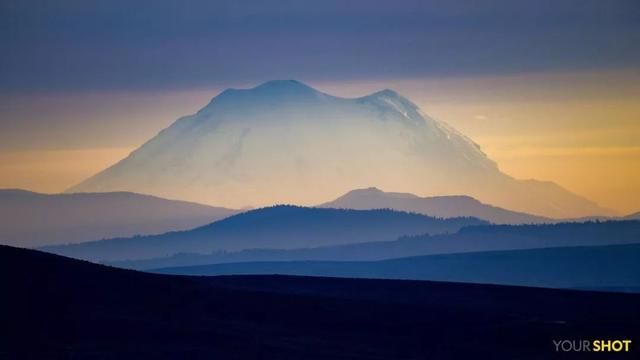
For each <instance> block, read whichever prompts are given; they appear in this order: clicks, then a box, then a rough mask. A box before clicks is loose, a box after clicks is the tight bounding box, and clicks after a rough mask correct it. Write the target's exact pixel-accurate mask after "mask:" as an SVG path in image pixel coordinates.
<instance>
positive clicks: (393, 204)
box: [320, 188, 555, 224]
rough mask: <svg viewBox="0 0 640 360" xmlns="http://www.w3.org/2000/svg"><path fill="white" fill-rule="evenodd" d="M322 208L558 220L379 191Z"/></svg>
mask: <svg viewBox="0 0 640 360" xmlns="http://www.w3.org/2000/svg"><path fill="white" fill-rule="evenodd" d="M320 207H328V208H337V209H359V210H366V209H394V210H400V211H409V212H415V213H419V214H424V215H429V216H435V217H443V218H450V217H475V218H478V219H482V220H486V221H489V222H491V223H494V224H537V223H550V222H554V221H555V220H553V219H550V218H546V217H542V216H534V215H530V214H525V213H521V212H515V211H510V210H506V209H503V208H499V207H496V206H491V205H487V204H483V203H481V202H480V201H478V200H476V199H474V198H472V197H470V196H462V195H460V196H434V197H419V196H416V195H413V194H407V193H393V192H384V191H382V190H380V189H376V188H368V189H358V190H352V191H350V192H348V193H346V194H344V195H343V196H341V197H339V198H337V199H336V200H333V201H330V202H328V203H325V204H322V205H320Z"/></svg>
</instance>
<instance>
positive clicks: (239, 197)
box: [69, 80, 608, 217]
mask: <svg viewBox="0 0 640 360" xmlns="http://www.w3.org/2000/svg"><path fill="white" fill-rule="evenodd" d="M370 186H376V187H379V188H387V189H399V190H401V191H405V192H410V193H414V194H419V195H422V196H424V195H446V194H466V195H470V196H473V197H475V198H477V199H478V200H480V201H483V202H485V203H490V204H493V205H497V206H501V207H505V208H508V209H512V210H517V211H523V212H528V213H531V214H538V215H545V216H552V217H577V216H588V215H595V214H597V215H602V214H607V213H608V212H607V210H605V209H602V208H600V207H599V206H597V205H596V204H595V203H593V202H591V201H588V200H586V199H584V198H581V197H579V196H577V195H575V194H572V193H570V192H568V191H566V190H564V189H563V188H561V187H559V186H558V185H555V184H553V183H550V182H540V181H535V180H527V181H520V180H516V179H513V178H512V177H510V176H508V175H505V174H503V173H501V172H500V170H499V169H498V167H497V165H496V164H495V163H494V162H493V161H492V160H490V159H489V158H488V157H487V156H486V155H485V154H484V153H483V152H482V151H481V150H480V148H479V146H478V145H477V144H475V143H474V142H473V141H471V140H470V139H469V138H467V137H465V136H464V135H462V134H460V133H459V132H457V131H456V130H454V129H452V128H451V127H449V126H447V125H446V124H445V123H443V122H440V121H437V120H434V119H432V118H430V117H429V116H427V115H425V114H424V113H422V111H421V110H420V109H419V108H418V107H417V106H416V105H415V104H414V103H412V102H411V101H409V100H408V99H406V98H404V97H402V96H400V95H399V94H397V93H396V92H394V91H392V90H383V91H379V92H376V93H373V94H371V95H368V96H364V97H360V98H353V99H348V98H341V97H336V96H332V95H329V94H325V93H322V92H319V91H317V90H315V89H313V88H311V87H309V86H307V85H305V84H302V83H300V82H297V81H293V80H278V81H269V82H267V83H264V84H262V85H260V86H257V87H255V88H252V89H228V90H225V91H224V92H222V93H220V94H219V95H218V96H216V97H214V98H213V99H212V100H211V102H210V103H209V104H208V105H207V106H205V107H204V108H203V109H201V110H200V111H198V112H197V113H196V114H193V115H190V116H185V117H183V118H180V119H178V120H177V121H176V122H175V123H174V124H172V125H171V126H169V127H168V128H166V129H164V130H162V131H161V132H160V133H159V134H158V135H157V136H155V137H154V138H152V139H151V140H149V141H148V142H147V143H145V144H144V145H142V146H141V147H140V148H138V149H137V150H135V151H134V152H132V153H131V154H130V155H129V156H128V157H126V158H125V159H123V160H121V161H120V162H118V163H117V164H115V165H113V166H111V167H110V168H108V169H106V170H104V171H102V172H100V173H98V174H97V175H95V176H93V177H91V178H89V179H88V180H86V181H84V182H82V183H80V184H79V185H77V186H75V187H73V188H71V189H69V191H72V192H85V191H94V192H95V191H115V190H126V191H133V192H140V193H147V194H153V195H158V196H163V197H168V198H177V199H183V200H191V201H197V202H201V203H208V204H215V205H217V206H225V207H234V208H240V207H243V206H263V205H271V204H276V203H295V204H300V205H315V204H319V203H323V202H325V201H326V200H327V199H333V198H336V197H337V196H339V195H341V194H344V193H345V192H347V191H349V190H352V189H357V188H366V187H370Z"/></svg>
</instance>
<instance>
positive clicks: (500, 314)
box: [0, 246, 640, 360]
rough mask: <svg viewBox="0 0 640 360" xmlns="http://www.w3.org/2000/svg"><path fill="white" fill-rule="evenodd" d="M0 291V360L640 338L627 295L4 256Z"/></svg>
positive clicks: (411, 355) (501, 352)
mask: <svg viewBox="0 0 640 360" xmlns="http://www.w3.org/2000/svg"><path fill="white" fill-rule="evenodd" d="M0 284H2V285H1V286H2V291H3V296H2V297H0V319H2V325H3V326H0V354H2V357H3V358H7V359H27V358H28V359H69V358H74V359H107V358H108V359H194V358H198V359H209V358H221V359H276V358H277V359H310V360H315V359H362V360H365V359H377V360H383V359H426V358H437V359H444V358H446V359H454V358H455V359H458V358H460V359H462V358H477V357H480V358H492V359H514V358H518V359H546V358H550V357H553V355H554V352H553V345H552V340H553V339H565V338H572V336H576V334H580V335H581V336H584V337H585V338H605V339H606V338H618V337H619V336H620V334H624V336H631V335H628V334H636V333H637V329H638V326H640V324H639V323H638V319H640V310H639V308H638V306H637V304H638V301H639V298H638V296H636V295H633V294H613V293H593V292H576V291H560V290H545V289H530V288H518V287H504V286H488V285H472V284H450V283H433V282H416V281H391V280H364V279H329V278H305V277H282V276H250V277H217V278H206V277H199V278H194V277H177V276H166V275H156V274H147V273H139V272H134V271H126V270H119V269H113V268H108V267H105V266H100V265H95V264H90V263H87V262H82V261H76V260H72V259H68V258H63V257H60V256H55V255H51V254H45V253H41V252H38V251H33V250H25V249H17V248H10V247H5V246H0ZM594 309H597V311H594ZM634 344H635V342H634ZM616 355H619V356H616V358H634V357H636V355H637V352H636V350H635V348H634V353H630V354H623V353H618V354H616ZM625 355H630V357H626V356H625Z"/></svg>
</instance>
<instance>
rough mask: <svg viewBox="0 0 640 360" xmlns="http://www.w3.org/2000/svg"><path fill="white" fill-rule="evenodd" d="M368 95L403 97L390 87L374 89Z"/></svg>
mask: <svg viewBox="0 0 640 360" xmlns="http://www.w3.org/2000/svg"><path fill="white" fill-rule="evenodd" d="M370 96H374V97H387V98H403V96H402V95H400V94H398V92H397V91H395V90H391V89H383V90H380V91H376V92H374V93H373V94H371V95H370Z"/></svg>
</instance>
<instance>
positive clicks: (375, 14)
mask: <svg viewBox="0 0 640 360" xmlns="http://www.w3.org/2000/svg"><path fill="white" fill-rule="evenodd" d="M0 23H1V24H3V25H2V28H3V31H1V32H0V41H1V43H2V44H3V45H2V47H3V49H2V55H1V56H0V188H7V187H11V188H24V189H30V190H35V191H42V192H59V191H63V190H65V189H66V188H68V187H70V186H71V185H74V184H76V183H77V182H79V181H81V180H83V179H85V178H86V177H88V176H90V175H92V174H94V173H96V172H97V171H99V170H102V169H103V168H105V167H106V166H108V165H111V164H113V163H114V162H116V161H118V160H119V159H121V158H122V157H124V156H126V155H127V154H128V153H129V152H130V151H132V150H133V149H135V148H136V147H137V146H139V145H140V144H142V143H143V142H144V141H146V140H148V139H149V138H150V137H152V136H153V135H155V134H156V133H157V132H158V131H160V130H161V129H162V128H164V127H166V126H168V125H169V124H171V123H172V122H173V121H174V120H175V119H176V118H178V117H180V116H182V115H187V114H191V113H194V112H196V111H197V110H198V109H199V108H201V107H202V106H204V105H205V104H206V103H207V102H208V101H209V100H210V98H211V97H213V96H215V95H216V94H217V93H219V92H220V91H221V90H223V89H225V88H227V87H252V86H255V85H257V84H259V83H261V82H263V81H266V80H269V79H297V80H300V81H303V82H305V83H307V84H309V85H311V86H313V87H315V88H317V89H319V90H321V91H325V92H328V93H331V94H334V95H340V96H347V97H355V96H362V95H366V94H368V93H371V92H374V91H377V90H380V89H383V88H392V89H394V90H396V91H398V92H399V93H401V94H403V95H404V96H406V97H408V98H409V99H411V100H412V101H414V102H416V103H417V104H418V105H419V106H420V107H421V108H422V109H423V111H424V112H426V113H427V114H429V115H431V116H432V117H434V118H436V119H438V120H442V121H445V122H447V123H449V124H451V125H453V126H454V127H455V128H456V129H458V130H459V131H461V132H462V133H464V134H465V135H467V136H469V137H470V138H472V139H473V140H474V141H475V142H477V143H478V144H480V146H481V147H482V149H483V150H484V151H485V152H486V153H487V154H488V155H489V156H490V157H491V158H492V159H493V160H495V161H496V162H497V163H498V165H499V166H500V168H501V169H502V170H503V171H505V172H506V173H508V174H510V175H512V176H514V177H516V178H523V179H526V178H536V179H541V180H551V181H554V182H557V183H558V184H560V185H562V186H564V187H565V188H567V189H569V190H571V191H573V192H575V193H578V194H580V195H583V196H586V197H588V198H590V199H592V200H594V201H596V202H598V203H599V204H600V205H602V206H604V207H608V208H612V209H615V210H617V211H618V212H620V213H630V212H635V211H640V205H639V204H640V191H639V190H638V188H640V46H639V45H638V44H640V2H638V1H636V0H631V1H598V0H593V1H588V0H584V1H551V0H545V1H526V2H525V1H488V2H480V1H426V2H425V1H394V2H391V1H389V2H379V1H311V2H302V1H275V2H274V1H251V2H247V1H233V2H211V1H166V0H160V1H139V2H136V3H135V4H131V2H125V1H95V2H85V1H62V2H58V3H55V2H49V1H4V2H2V3H1V4H0ZM388 190H391V191H393V190H395V189H388Z"/></svg>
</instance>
